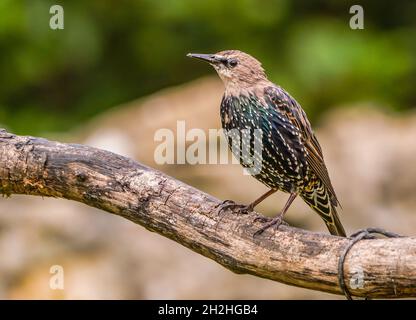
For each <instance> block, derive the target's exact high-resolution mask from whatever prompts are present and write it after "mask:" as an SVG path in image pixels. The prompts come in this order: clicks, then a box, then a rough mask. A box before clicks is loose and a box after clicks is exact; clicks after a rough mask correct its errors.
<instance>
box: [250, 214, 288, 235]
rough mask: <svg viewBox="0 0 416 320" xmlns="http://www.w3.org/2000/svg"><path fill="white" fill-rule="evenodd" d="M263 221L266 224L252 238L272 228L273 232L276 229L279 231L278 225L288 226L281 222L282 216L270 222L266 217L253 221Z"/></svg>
mask: <svg viewBox="0 0 416 320" xmlns="http://www.w3.org/2000/svg"><path fill="white" fill-rule="evenodd" d="M258 220H260V221H264V222H267V221H268V222H267V223H266V225H264V226H263V227H261V228H260V229H259V230H257V231H256V232H255V233H254V234H253V238H254V237H256V236H258V235H260V234H262V233H263V232H264V231H266V230H267V229H269V228H271V227H273V228H274V230H275V231H276V230H277V229H279V227H280V225H282V224H283V225H286V226H287V225H288V224H287V223H286V222H285V221H283V217H282V216H280V215H279V216H277V217H275V218H273V219H271V220H270V218H267V217H258V218H256V219H255V220H254V221H258Z"/></svg>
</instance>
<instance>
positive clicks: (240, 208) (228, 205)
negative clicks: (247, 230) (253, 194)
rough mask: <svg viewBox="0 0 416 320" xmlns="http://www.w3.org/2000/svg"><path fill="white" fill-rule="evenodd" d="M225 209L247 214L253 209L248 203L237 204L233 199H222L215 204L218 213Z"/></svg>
mask: <svg viewBox="0 0 416 320" xmlns="http://www.w3.org/2000/svg"><path fill="white" fill-rule="evenodd" d="M227 210H231V211H233V212H234V213H238V214H248V213H250V212H252V211H253V208H252V206H250V205H244V204H237V203H235V202H234V201H233V200H224V201H223V202H221V203H220V204H219V205H218V206H217V213H218V215H219V214H221V213H222V212H223V211H227Z"/></svg>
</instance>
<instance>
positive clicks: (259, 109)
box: [188, 50, 346, 237]
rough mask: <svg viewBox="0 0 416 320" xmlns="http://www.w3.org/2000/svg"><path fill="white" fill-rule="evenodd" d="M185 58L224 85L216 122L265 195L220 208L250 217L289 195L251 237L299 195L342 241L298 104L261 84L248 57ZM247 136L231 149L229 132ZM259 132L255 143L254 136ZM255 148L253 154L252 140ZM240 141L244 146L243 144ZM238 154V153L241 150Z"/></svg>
mask: <svg viewBox="0 0 416 320" xmlns="http://www.w3.org/2000/svg"><path fill="white" fill-rule="evenodd" d="M188 57H192V58H196V59H199V60H203V61H206V62H208V63H209V64H211V65H212V66H213V67H214V69H215V70H216V71H217V73H218V75H219V76H220V78H221V79H222V81H223V82H224V85H225V92H224V96H223V98H222V101H221V109H220V115H221V122H222V127H223V129H224V132H225V135H226V137H227V140H228V144H229V147H230V148H231V150H232V153H233V154H234V156H236V157H237V159H239V162H240V163H241V164H242V165H243V166H244V167H250V164H249V162H248V161H247V159H246V157H247V152H243V151H244V150H247V149H248V154H249V155H250V156H252V157H253V158H254V159H255V160H259V161H260V164H261V166H260V169H259V170H257V171H256V172H254V173H253V174H252V175H253V176H254V177H255V178H256V179H257V180H258V181H260V182H262V183H263V184H264V185H266V186H267V187H268V188H270V190H269V191H268V192H267V193H265V194H264V195H262V196H261V197H260V198H258V199H257V200H255V201H254V202H252V203H251V204H249V205H248V206H243V205H238V204H235V203H234V202H233V201H226V202H224V203H223V204H222V208H223V209H224V208H229V207H237V208H239V210H240V212H250V211H252V210H253V209H254V207H255V206H256V205H258V204H259V203H260V202H262V201H263V200H264V199H266V198H267V197H269V196H270V195H271V194H273V193H275V192H276V191H278V190H280V191H283V192H286V193H289V194H290V196H289V199H288V201H287V202H286V204H285V206H284V207H283V209H282V210H281V212H280V213H279V214H278V215H277V216H276V217H275V218H273V219H271V220H270V219H269V220H267V222H266V223H265V224H264V226H263V227H262V228H261V229H260V230H258V231H257V232H256V233H255V235H256V234H260V233H262V232H263V231H264V230H266V229H268V228H270V227H272V226H274V227H275V228H278V226H279V225H280V224H281V223H282V222H283V216H284V214H285V213H286V211H287V210H288V209H289V207H290V205H291V204H292V202H293V200H294V199H295V198H296V196H300V197H301V198H302V199H303V200H304V201H305V202H306V203H307V204H308V205H309V206H310V207H311V208H312V209H313V210H314V211H315V212H317V213H318V214H319V215H320V216H321V218H322V219H323V220H324V222H325V224H326V226H327V227H328V230H329V232H330V233H331V234H333V235H338V236H344V237H345V236H346V234H345V231H344V228H343V226H342V224H341V222H340V220H339V217H338V214H337V211H336V207H337V206H338V205H339V201H338V199H337V196H336V194H335V191H334V188H333V187H332V184H331V181H330V179H329V175H328V170H327V168H326V166H325V162H324V158H323V154H322V149H321V146H320V145H319V142H318V140H317V138H316V136H315V134H314V133H313V130H312V128H311V125H310V122H309V120H308V118H307V117H306V114H305V112H304V111H303V109H302V107H301V106H300V105H299V103H297V102H296V100H295V99H294V98H292V97H291V96H290V95H289V93H287V92H286V91H285V90H284V89H282V88H281V87H280V86H278V85H275V84H274V83H272V82H270V81H269V80H268V79H267V76H266V74H265V72H264V69H263V68H262V65H261V63H260V62H259V61H257V60H256V59H255V58H253V57H252V56H250V55H248V54H246V53H244V52H241V51H238V50H227V51H221V52H218V53H216V54H196V53H190V54H188ZM236 130H237V132H242V131H245V132H247V130H248V132H249V137H248V139H241V141H242V143H240V144H238V147H235V145H236V144H235V143H234V142H233V141H234V139H235V138H236V137H235V133H236ZM256 130H257V132H258V130H261V135H260V138H259V136H258V135H257V136H256V135H255V134H254V133H255V132H256ZM256 139H257V140H260V141H257V142H260V143H261V149H260V151H258V150H255V148H254V143H255V141H256ZM245 140H246V141H245ZM243 149H244V150H243Z"/></svg>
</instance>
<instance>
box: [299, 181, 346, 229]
mask: <svg viewBox="0 0 416 320" xmlns="http://www.w3.org/2000/svg"><path fill="white" fill-rule="evenodd" d="M300 196H301V197H302V199H303V200H304V201H305V202H306V203H307V204H308V205H309V206H310V207H311V208H312V209H313V210H315V211H316V212H317V213H318V214H319V215H320V216H321V218H322V219H323V220H324V222H325V224H326V226H327V228H328V230H329V232H330V233H331V234H332V235H336V236H341V237H346V236H347V235H346V233H345V230H344V227H343V226H342V224H341V221H340V220H339V216H338V213H337V210H336V205H337V202H336V201H331V196H330V195H329V193H328V191H327V190H326V188H325V187H324V186H323V185H322V186H320V188H319V187H318V188H314V191H313V192H310V193H307V192H305V193H303V194H300Z"/></svg>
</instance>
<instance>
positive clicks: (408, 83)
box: [0, 0, 416, 299]
mask: <svg viewBox="0 0 416 320" xmlns="http://www.w3.org/2000/svg"><path fill="white" fill-rule="evenodd" d="M54 4H60V5H62V7H63V9H64V30H51V29H50V27H49V20H50V18H51V16H52V15H51V14H50V13H49V9H50V7H51V6H52V5H54ZM353 4H361V5H362V7H363V9H364V29H363V30H352V29H351V28H350V24H349V22H350V18H351V17H352V15H353V14H350V13H349V10H350V7H351V6H352V5H353ZM415 18H416V2H412V1H406V0H396V1H395V2H394V4H392V3H391V2H390V1H363V2H361V3H360V2H358V1H354V2H350V1H337V0H313V1H300V0H294V1H289V0H257V1H254V0H238V1H237V0H235V1H232V0H229V1H220V0H211V1H192V0H172V1H151V0H138V1H120V0H117V1H116V0H113V1H99V0H92V1H88V2H87V1H81V0H71V1H59V3H57V2H56V1H46V0H30V1H22V0H0V52H1V53H0V126H1V127H4V128H6V129H7V130H9V131H11V132H13V133H16V134H24V135H37V136H43V137H46V138H49V139H57V140H61V141H68V142H78V143H84V144H89V145H92V146H97V147H101V148H104V149H108V150H111V151H114V152H117V153H120V154H123V155H126V156H129V157H132V158H135V159H137V160H138V161H140V162H142V163H145V164H147V165H149V166H152V167H155V168H157V169H159V170H162V171H164V172H166V173H168V174H170V175H172V176H175V177H177V178H179V179H181V180H184V181H185V182H187V183H189V184H192V185H193V186H195V187H197V188H199V189H202V190H204V191H206V192H208V193H210V194H213V195H214V196H217V197H219V198H222V199H225V198H226V199H234V200H236V201H238V202H243V203H249V202H251V201H252V200H253V199H255V198H256V197H257V196H258V195H260V194H261V193H263V192H264V191H265V190H266V189H265V187H264V186H262V185H261V184H260V183H258V182H257V181H255V180H254V179H252V178H250V177H247V176H243V175H242V170H241V168H240V167H239V166H237V165H231V164H230V165H194V166H191V165H170V166H168V165H167V166H159V165H157V164H156V163H155V161H154V158H153V152H154V149H155V147H156V145H157V143H156V142H154V139H153V137H154V133H155V131H156V130H158V129H160V128H171V129H172V130H176V121H177V120H185V121H186V126H187V129H192V128H203V129H206V130H208V129H209V128H220V121H219V103H220V99H221V95H222V90H223V86H222V83H221V81H220V80H219V78H218V77H217V76H216V74H215V72H214V71H213V70H211V68H210V67H209V66H208V65H206V64H203V63H197V62H196V61H192V60H190V59H189V58H186V57H185V55H186V53H188V52H203V53H212V52H217V51H221V50H224V49H239V50H242V51H246V52H248V53H250V54H252V55H254V56H255V57H257V58H258V59H259V60H260V61H262V62H263V66H264V67H265V69H266V71H267V73H268V75H269V78H270V79H271V80H272V81H273V82H275V83H278V84H280V85H281V86H282V87H284V88H285V89H287V90H288V91H289V92H290V93H291V94H292V95H293V96H294V97H295V98H296V99H297V100H298V101H299V102H300V103H301V105H302V106H303V108H304V109H305V111H306V112H307V114H308V116H309V118H310V120H311V122H312V124H313V126H314V128H315V129H316V133H317V136H318V139H319V140H320V142H321V144H322V146H323V149H324V154H325V159H326V162H327V165H328V168H329V171H330V175H331V177H332V180H333V184H334V187H335V189H336V190H337V193H338V196H339V198H340V201H341V203H342V205H343V208H344V209H343V211H342V212H341V219H342V221H343V224H344V226H345V227H346V229H347V232H348V233H351V232H353V231H354V230H356V229H358V228H363V227H367V226H378V227H382V228H385V229H389V230H391V231H395V232H399V233H403V234H407V235H413V234H415V229H416V215H415V214H414V212H415V209H416V197H415V195H414V192H415V190H416V166H415V163H416V114H415V112H414V110H415V107H416V90H415V82H416V42H415V39H416V19H415ZM219 186H220V187H219ZM236 186H238V187H236ZM286 198H287V196H286V195H285V194H278V195H276V196H273V197H272V198H269V199H268V200H267V201H266V202H265V203H264V204H262V205H261V206H260V207H259V211H260V212H262V213H264V214H266V215H274V214H276V213H277V212H278V211H279V209H280V208H281V207H282V205H283V204H284V202H285V201H286ZM287 221H288V222H289V223H290V224H292V225H295V226H299V227H302V228H307V229H310V230H314V231H322V232H327V231H326V228H325V226H324V224H323V222H322V221H321V220H320V218H319V217H318V216H317V215H315V214H314V213H312V211H311V210H310V209H309V208H308V207H307V206H306V205H305V204H303V202H302V201H301V200H296V201H295V203H294V205H293V206H292V207H291V210H290V212H289V213H288V215H287ZM0 254H1V259H0V298H8V299H13V298H23V299H31V298H40V299H65V298H79V299H90V298H98V299H100V298H114V299H121V298H132V299H141V298H144V299H174V298H188V299H198V298H205V299H224V298H225V299H240V298H247V299H281V298H285V299H296V298H300V299H318V298H324V299H327V298H328V299H334V298H337V297H336V296H333V295H329V294H323V293H319V292H313V291H309V290H305V289H300V288H293V287H289V286H286V285H283V284H279V283H275V282H272V281H269V280H265V279H259V278H255V277H253V276H248V275H235V274H232V273H231V272H229V271H228V270H225V269H224V268H223V267H221V266H220V265H218V264H216V263H215V262H213V261H211V260H208V259H206V258H204V257H202V256H199V255H197V254H195V253H193V252H191V251H189V250H188V249H185V248H183V247H181V246H180V245H178V244H176V243H175V242H172V241H170V240H167V239H165V238H163V237H162V236H159V235H156V234H153V233H150V232H148V231H146V230H144V229H143V228H142V227H140V226H137V225H134V224H132V223H131V222H128V221H125V220H123V219H122V218H120V217H116V216H112V215H109V214H106V213H103V212H100V211H99V210H95V209H92V208H89V207H86V206H84V205H82V204H78V203H73V202H70V201H66V200H60V199H41V198H35V197H29V196H12V197H11V198H8V199H6V198H3V199H0ZM53 265H60V266H62V267H63V268H64V271H65V288H64V290H52V289H51V288H50V286H49V280H50V278H51V276H52V275H51V274H50V273H49V271H50V267H51V266H53Z"/></svg>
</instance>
